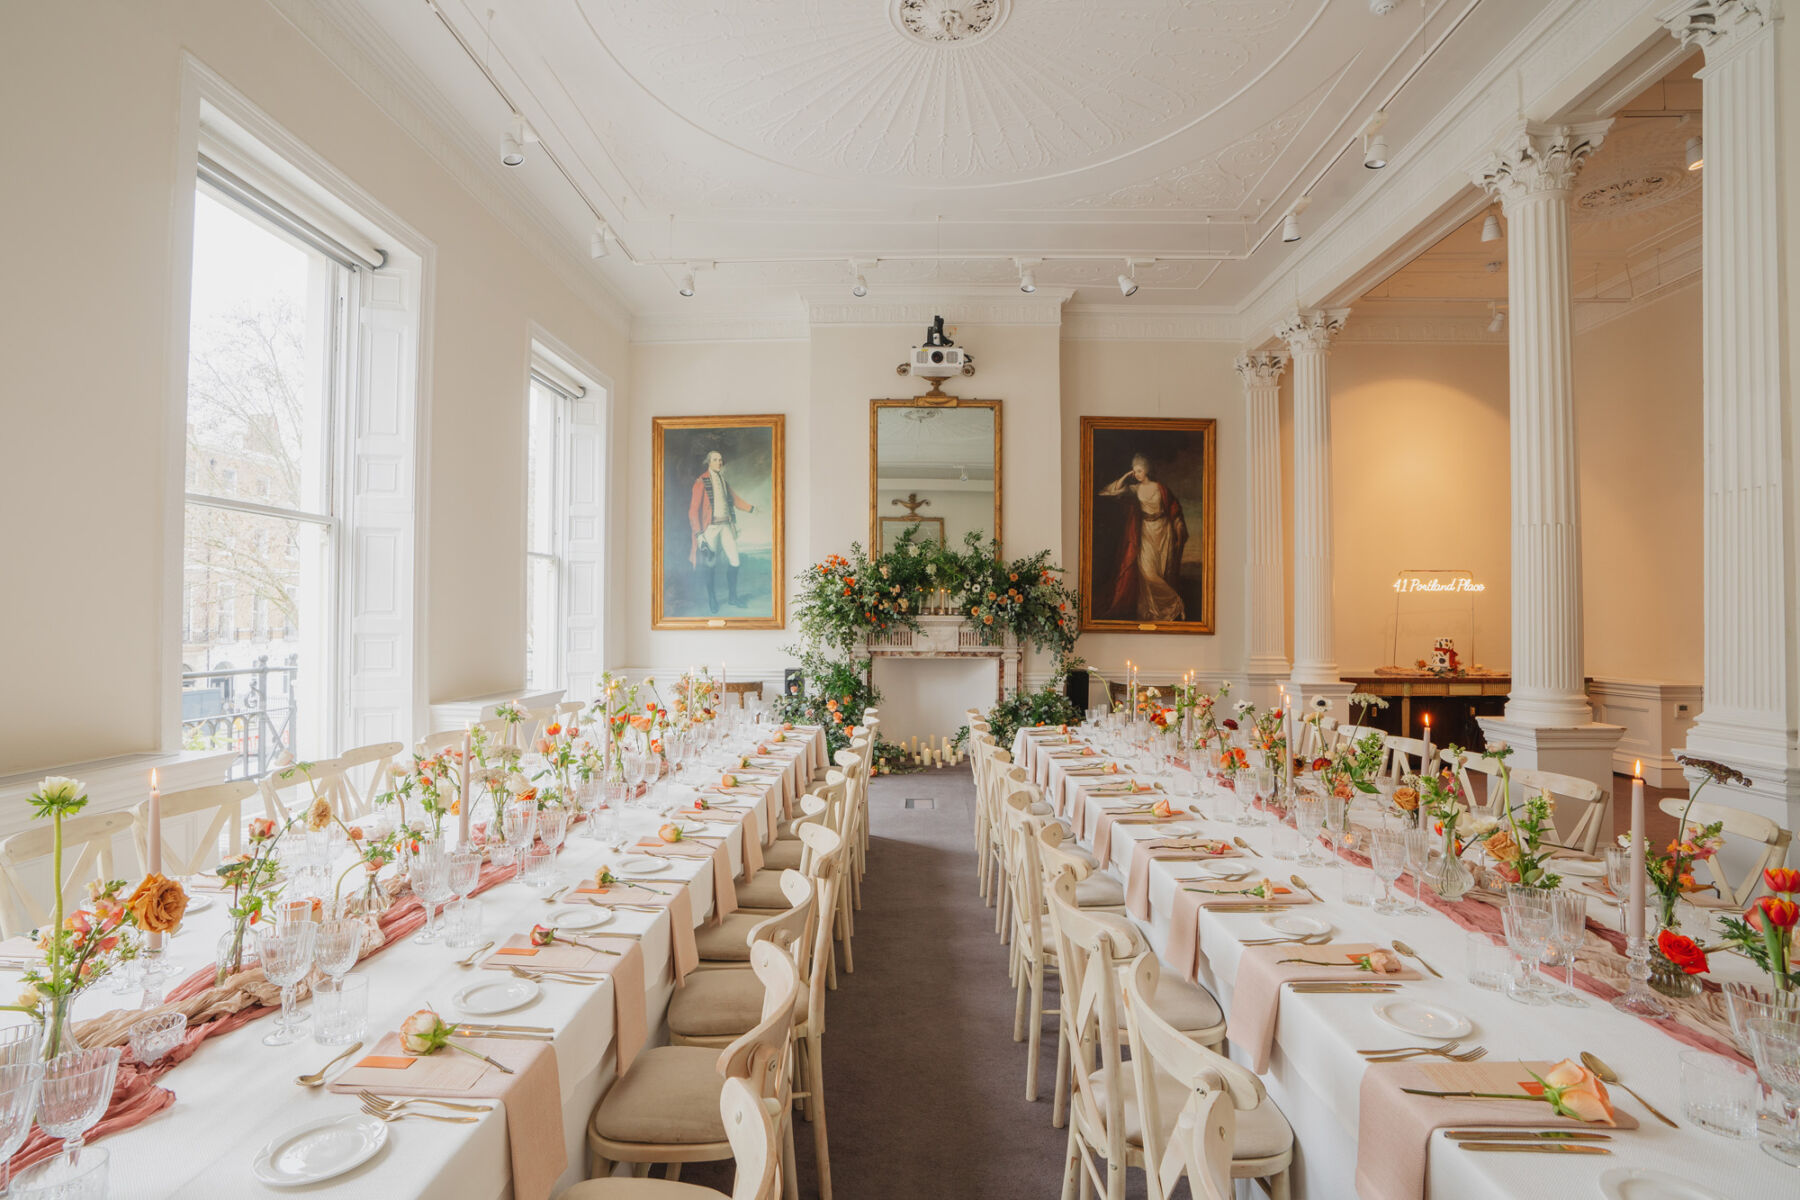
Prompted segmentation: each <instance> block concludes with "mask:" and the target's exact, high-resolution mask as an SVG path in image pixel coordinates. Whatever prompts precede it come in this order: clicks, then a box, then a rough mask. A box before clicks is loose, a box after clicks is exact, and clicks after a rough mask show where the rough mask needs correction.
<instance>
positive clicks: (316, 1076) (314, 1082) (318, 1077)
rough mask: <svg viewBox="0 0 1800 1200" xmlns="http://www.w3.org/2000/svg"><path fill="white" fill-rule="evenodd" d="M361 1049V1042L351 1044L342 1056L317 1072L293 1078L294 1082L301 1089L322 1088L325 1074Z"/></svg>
mask: <svg viewBox="0 0 1800 1200" xmlns="http://www.w3.org/2000/svg"><path fill="white" fill-rule="evenodd" d="M361 1049H362V1043H361V1042H353V1043H352V1044H351V1045H350V1048H349V1049H347V1050H345V1051H344V1052H343V1053H342V1054H340V1055H338V1056H337V1057H336V1058H334V1059H332V1060H331V1061H330V1062H328V1063H326V1064H325V1065H324V1066H322V1067H320V1068H319V1069H318V1070H316V1071H314V1072H312V1073H311V1074H308V1075H296V1076H294V1082H295V1083H297V1084H299V1085H300V1086H301V1087H322V1086H323V1085H324V1083H325V1072H327V1071H329V1070H331V1068H333V1067H335V1066H337V1065H338V1064H339V1063H341V1062H343V1061H344V1060H345V1059H346V1058H349V1057H350V1056H351V1055H352V1054H355V1053H356V1052H357V1051H358V1050H361Z"/></svg>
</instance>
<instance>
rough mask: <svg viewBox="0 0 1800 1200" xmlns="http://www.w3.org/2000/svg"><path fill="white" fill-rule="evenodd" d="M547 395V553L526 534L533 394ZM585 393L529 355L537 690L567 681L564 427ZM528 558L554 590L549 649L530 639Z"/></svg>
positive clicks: (528, 430) (528, 434)
mask: <svg viewBox="0 0 1800 1200" xmlns="http://www.w3.org/2000/svg"><path fill="white" fill-rule="evenodd" d="M540 388H541V389H542V390H543V391H544V392H546V393H548V396H549V399H550V403H549V404H548V405H547V409H548V411H549V415H550V421H551V428H550V435H549V439H548V445H549V450H550V453H549V459H550V462H549V464H548V466H549V468H550V483H549V486H548V487H547V488H545V489H543V491H544V493H545V494H546V495H547V496H548V497H549V504H550V512H549V513H548V514H547V515H546V517H545V528H546V529H547V530H548V531H549V537H548V543H549V546H550V549H548V550H539V549H536V548H534V547H533V545H532V540H531V531H532V525H533V520H532V516H533V505H534V504H535V503H536V500H537V496H538V494H539V489H536V488H534V487H533V486H532V479H531V468H532V456H533V454H534V453H535V451H536V444H535V440H534V439H533V437H532V416H533V413H534V412H535V411H536V409H537V406H538V394H537V393H538V390H539V389H540ZM586 395H587V388H586V387H585V386H584V385H582V384H579V383H576V382H574V381H573V380H566V377H564V376H563V373H562V372H559V371H556V370H555V368H554V367H553V366H551V365H550V364H548V363H546V362H545V361H544V360H543V359H542V358H541V357H539V356H536V355H534V356H533V360H532V364H531V372H530V376H529V379H528V382H527V384H526V389H525V406H526V407H525V686H526V687H528V688H531V689H533V690H536V691H548V690H554V689H556V688H566V686H567V682H568V673H569V671H568V662H567V650H568V646H567V629H568V622H569V588H568V578H569V528H568V511H569V437H568V432H569V426H570V424H571V417H572V414H571V408H572V406H573V405H574V404H576V403H578V402H579V401H580V400H581V399H582V398H583V397H584V396H586ZM533 560H536V561H538V562H544V563H548V564H549V566H550V578H551V581H552V585H553V587H554V589H555V593H556V594H555V601H554V603H553V604H552V605H551V610H552V612H553V613H554V618H553V620H554V626H555V628H554V629H552V630H551V638H550V641H551V645H550V646H548V647H534V644H533V641H532V620H533V618H534V616H535V615H536V608H535V606H534V605H533V604H532V602H531V572H532V563H533ZM534 661H537V662H545V663H548V664H549V666H550V668H551V670H550V674H549V677H548V678H542V679H540V678H537V677H536V676H534V675H533V674H532V665H533V662H534Z"/></svg>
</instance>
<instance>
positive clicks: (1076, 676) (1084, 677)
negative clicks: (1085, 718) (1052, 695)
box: [1063, 671, 1089, 714]
mask: <svg viewBox="0 0 1800 1200" xmlns="http://www.w3.org/2000/svg"><path fill="white" fill-rule="evenodd" d="M1088 678H1089V676H1088V673H1087V672H1086V671H1070V672H1069V673H1068V674H1067V675H1065V676H1063V695H1065V696H1067V697H1068V698H1069V703H1070V704H1073V705H1074V706H1075V711H1077V712H1079V713H1083V714H1086V712H1087V710H1088Z"/></svg>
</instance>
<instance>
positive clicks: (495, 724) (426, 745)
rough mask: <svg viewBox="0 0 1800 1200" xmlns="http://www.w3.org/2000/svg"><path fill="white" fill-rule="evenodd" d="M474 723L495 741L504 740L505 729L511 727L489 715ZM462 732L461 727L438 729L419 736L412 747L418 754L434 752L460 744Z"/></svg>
mask: <svg viewBox="0 0 1800 1200" xmlns="http://www.w3.org/2000/svg"><path fill="white" fill-rule="evenodd" d="M474 724H475V728H477V729H480V730H481V731H482V732H483V733H485V734H487V735H488V737H489V739H490V740H492V741H497V742H499V741H504V740H505V738H506V731H507V730H508V729H509V728H511V726H509V725H508V724H507V722H505V721H503V720H501V719H500V718H499V717H489V718H488V719H487V720H485V721H476V722H475V723H474ZM463 733H464V731H463V730H461V729H440V730H438V731H437V732H436V733H428V734H426V735H425V736H424V737H422V738H420V739H419V740H418V742H417V743H416V744H415V745H414V747H413V748H414V749H415V750H417V751H418V752H419V753H420V754H424V755H432V754H436V753H437V752H438V751H439V750H443V749H446V748H448V747H450V746H460V745H462V739H463Z"/></svg>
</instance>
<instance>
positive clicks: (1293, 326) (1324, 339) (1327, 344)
mask: <svg viewBox="0 0 1800 1200" xmlns="http://www.w3.org/2000/svg"><path fill="white" fill-rule="evenodd" d="M1349 316H1350V310H1349V309H1347V308H1308V309H1302V310H1300V311H1298V312H1293V313H1289V314H1288V315H1287V316H1286V317H1285V318H1283V319H1282V322H1281V324H1280V325H1279V326H1277V327H1276V329H1275V336H1276V337H1278V338H1280V339H1281V340H1282V341H1284V342H1286V343H1287V344H1288V351H1289V353H1291V354H1295V355H1299V354H1310V353H1323V352H1325V351H1327V350H1330V349H1331V341H1332V339H1333V338H1335V337H1336V336H1337V335H1338V332H1339V331H1340V330H1342V329H1343V328H1344V322H1345V321H1346V320H1347V319H1349Z"/></svg>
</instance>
